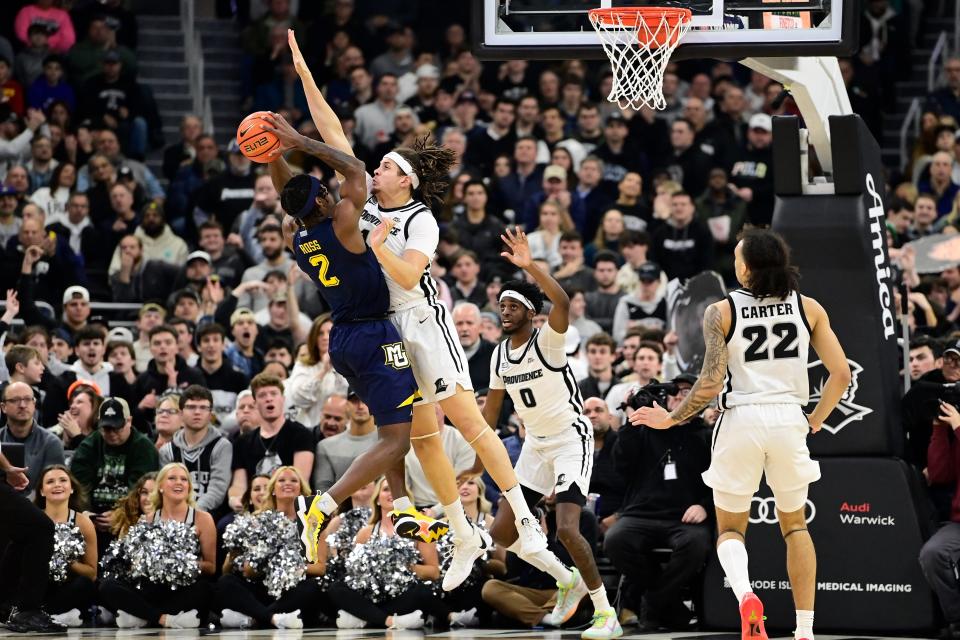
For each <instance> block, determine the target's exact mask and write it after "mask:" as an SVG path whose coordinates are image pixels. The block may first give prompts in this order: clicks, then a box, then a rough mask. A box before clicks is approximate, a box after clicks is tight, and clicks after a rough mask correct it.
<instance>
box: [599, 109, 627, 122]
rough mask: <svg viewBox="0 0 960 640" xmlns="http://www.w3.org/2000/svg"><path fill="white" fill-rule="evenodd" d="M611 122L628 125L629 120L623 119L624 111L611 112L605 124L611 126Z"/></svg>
mask: <svg viewBox="0 0 960 640" xmlns="http://www.w3.org/2000/svg"><path fill="white" fill-rule="evenodd" d="M611 122H621V123H623V124H624V125H626V124H627V119H626V118H625V117H623V112H622V111H611V112H610V115H608V116H607V119H606V120H604V124H610V123H611Z"/></svg>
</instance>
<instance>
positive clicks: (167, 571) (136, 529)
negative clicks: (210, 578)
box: [123, 520, 200, 589]
mask: <svg viewBox="0 0 960 640" xmlns="http://www.w3.org/2000/svg"><path fill="white" fill-rule="evenodd" d="M123 556H124V558H125V560H126V563H127V568H128V569H127V576H128V577H129V578H130V579H131V580H133V581H140V580H146V581H147V582H151V583H153V584H165V585H168V586H170V587H172V588H174V589H176V588H177V587H184V586H187V585H191V584H193V583H194V582H196V581H197V578H198V577H199V576H200V541H199V539H198V538H197V534H196V531H194V528H193V526H191V525H189V524H186V523H184V522H176V521H174V520H161V521H160V522H159V523H156V524H154V523H153V522H138V523H137V524H135V525H134V526H132V527H130V530H129V531H128V532H127V535H126V537H125V538H124V539H123Z"/></svg>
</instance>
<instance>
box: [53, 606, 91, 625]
mask: <svg viewBox="0 0 960 640" xmlns="http://www.w3.org/2000/svg"><path fill="white" fill-rule="evenodd" d="M50 617H51V618H53V619H54V620H56V621H57V622H59V623H60V624H62V625H63V626H65V627H82V626H83V618H81V617H80V610H79V609H70V611H65V612H63V613H57V614H55V615H52V616H50Z"/></svg>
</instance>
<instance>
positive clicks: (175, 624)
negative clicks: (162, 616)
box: [164, 609, 200, 629]
mask: <svg viewBox="0 0 960 640" xmlns="http://www.w3.org/2000/svg"><path fill="white" fill-rule="evenodd" d="M164 626H165V627H166V628H167V629H196V628H198V627H199V626H200V618H199V617H198V616H197V610H196V609H190V610H189V611H181V612H180V613H173V614H171V613H168V614H167V622H166V624H165V625H164Z"/></svg>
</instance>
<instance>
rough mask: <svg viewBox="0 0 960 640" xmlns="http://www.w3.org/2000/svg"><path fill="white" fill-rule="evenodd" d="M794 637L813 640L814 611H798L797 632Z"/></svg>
mask: <svg viewBox="0 0 960 640" xmlns="http://www.w3.org/2000/svg"><path fill="white" fill-rule="evenodd" d="M793 637H794V638H804V639H805V640H813V611H806V610H804V609H797V630H796V631H794V632H793Z"/></svg>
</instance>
